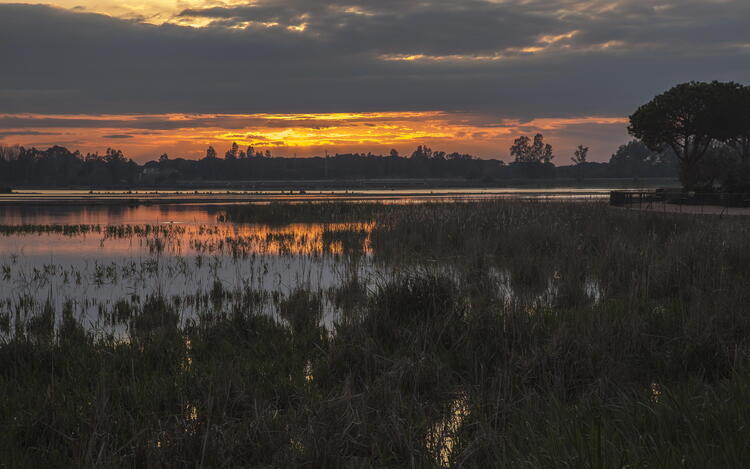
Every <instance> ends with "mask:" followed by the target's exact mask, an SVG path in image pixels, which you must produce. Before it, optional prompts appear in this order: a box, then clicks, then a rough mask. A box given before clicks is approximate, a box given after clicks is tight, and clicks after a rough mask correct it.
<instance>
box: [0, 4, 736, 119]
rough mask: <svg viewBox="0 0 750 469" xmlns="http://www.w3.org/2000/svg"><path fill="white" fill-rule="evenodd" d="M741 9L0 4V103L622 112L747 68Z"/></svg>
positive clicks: (146, 109) (7, 107) (32, 108)
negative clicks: (168, 15)
mask: <svg viewBox="0 0 750 469" xmlns="http://www.w3.org/2000/svg"><path fill="white" fill-rule="evenodd" d="M125 3H127V2H125ZM235 3H236V2H235ZM192 5H195V2H193V3H192ZM748 17H750V2H747V1H744V0H736V1H728V0H723V1H711V0H679V1H677V0H667V1H664V2H661V3H655V2H644V1H641V0H638V1H635V0H629V1H628V0H621V1H609V0H591V1H574V0H551V1H541V0H536V1H522V0H509V1H500V2H489V1H479V0H462V1H461V2H455V1H448V0H426V1H422V2H402V1H399V2H396V1H392V0H377V1H376V0H351V1H345V2H343V1H333V2H330V1H325V2H323V1H319V0H276V1H270V0H269V1H261V2H255V3H252V4H250V3H248V4H246V5H244V6H241V5H240V6H230V7H213V8H195V7H193V8H190V9H186V10H183V11H179V12H177V13H176V14H175V15H173V17H172V20H171V21H172V22H173V23H174V22H177V23H180V22H183V23H184V22H194V23H195V24H203V25H204V26H203V27H200V28H193V27H186V26H178V25H175V24H172V23H165V24H162V25H159V26H156V25H151V24H146V23H143V22H139V21H134V20H123V19H119V18H115V17H110V16H104V15H98V14H89V13H82V12H79V11H69V10H63V9H55V8H50V7H45V6H35V5H0V56H2V57H3V62H4V63H3V74H2V77H0V111H3V112H16V113H18V112H44V113H47V112H54V113H78V112H85V113H123V112H127V113H130V112H132V113H153V112H201V113H206V112H208V113H215V112H223V113H248V112H253V113H254V112H274V113H279V112H350V111H355V112H365V111H400V110H448V111H451V110H462V111H491V112H494V113H496V114H498V115H501V116H503V117H509V118H538V117H544V116H549V117H561V116H580V115H593V114H596V115H624V114H626V113H628V112H630V111H632V109H633V107H634V106H636V105H638V104H640V103H641V102H642V101H643V100H644V99H647V98H648V97H650V96H651V95H653V94H654V93H655V92H658V91H660V90H662V89H664V88H665V87H668V86H670V85H672V84H674V83H676V82H680V81H685V80H691V79H700V80H709V79H722V80H729V79H732V80H738V81H748V80H750V67H747V66H746V64H747V63H748V59H750V32H749V31H750V30H749V29H748V28H747V27H746V24H745V22H746V18H748Z"/></svg>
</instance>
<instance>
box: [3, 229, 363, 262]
mask: <svg viewBox="0 0 750 469" xmlns="http://www.w3.org/2000/svg"><path fill="white" fill-rule="evenodd" d="M372 227H373V224H372V223H327V224H321V223H297V224H290V225H284V226H279V227H275V226H268V225H260V224H241V225H239V224H238V225H235V224H213V225H207V224H180V223H170V224H161V225H109V226H101V225H97V226H93V227H88V226H87V227H86V228H85V229H83V230H81V232H73V233H69V234H63V233H60V232H48V231H44V230H45V228H41V227H40V229H39V230H38V231H35V229H34V228H31V229H30V231H29V230H27V231H23V232H19V233H12V232H11V233H6V235H5V236H3V237H0V254H23V255H34V256H49V257H50V258H53V257H54V256H62V255H74V256H84V257H85V256H94V257H97V256H102V255H108V256H140V255H143V254H149V255H175V256H181V255H208V256H231V257H235V258H236V257H247V256H253V255H289V256H321V255H338V254H347V253H348V254H368V253H370V252H371V250H370V244H369V234H370V232H371V231H372Z"/></svg>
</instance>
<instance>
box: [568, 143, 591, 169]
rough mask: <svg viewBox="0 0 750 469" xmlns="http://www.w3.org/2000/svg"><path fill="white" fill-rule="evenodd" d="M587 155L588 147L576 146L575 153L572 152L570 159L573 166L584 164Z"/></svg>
mask: <svg viewBox="0 0 750 469" xmlns="http://www.w3.org/2000/svg"><path fill="white" fill-rule="evenodd" d="M588 154H589V147H584V146H583V145H578V147H577V148H576V151H574V152H573V157H572V158H571V159H570V160H571V161H572V162H573V164H575V165H580V164H584V163H586V158H587V157H588Z"/></svg>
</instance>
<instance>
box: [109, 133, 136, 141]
mask: <svg viewBox="0 0 750 469" xmlns="http://www.w3.org/2000/svg"><path fill="white" fill-rule="evenodd" d="M102 137H103V138H109V139H113V140H120V139H128V138H134V137H133V136H132V135H128V134H111V135H102Z"/></svg>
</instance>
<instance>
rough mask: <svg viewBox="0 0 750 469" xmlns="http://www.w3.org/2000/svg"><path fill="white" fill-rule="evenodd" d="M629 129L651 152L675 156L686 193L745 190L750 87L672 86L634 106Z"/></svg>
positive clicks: (749, 183) (749, 187) (748, 187)
mask: <svg viewBox="0 0 750 469" xmlns="http://www.w3.org/2000/svg"><path fill="white" fill-rule="evenodd" d="M628 129H629V131H630V133H631V134H632V135H633V136H635V137H636V138H638V139H640V140H641V141H642V142H643V143H644V144H645V145H646V146H647V147H648V148H650V149H651V150H653V151H664V150H667V149H669V150H671V151H672V152H673V154H674V155H676V157H677V161H678V162H679V170H680V179H681V181H682V184H683V187H684V188H685V189H686V190H688V191H701V192H707V191H709V192H710V191H712V190H714V189H716V188H717V187H718V188H720V189H722V190H723V191H725V192H750V87H747V86H742V85H739V84H737V83H733V82H728V83H720V82H716V81H714V82H712V83H699V82H690V83H683V84H681V85H677V86H675V87H673V88H671V89H670V90H668V91H666V92H664V93H662V94H660V95H658V96H656V97H655V98H654V99H652V100H651V101H650V102H648V103H647V104H644V105H643V106H641V107H640V108H638V110H637V111H636V112H635V113H634V114H633V115H632V116H630V127H629V128H628Z"/></svg>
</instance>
